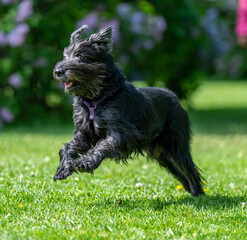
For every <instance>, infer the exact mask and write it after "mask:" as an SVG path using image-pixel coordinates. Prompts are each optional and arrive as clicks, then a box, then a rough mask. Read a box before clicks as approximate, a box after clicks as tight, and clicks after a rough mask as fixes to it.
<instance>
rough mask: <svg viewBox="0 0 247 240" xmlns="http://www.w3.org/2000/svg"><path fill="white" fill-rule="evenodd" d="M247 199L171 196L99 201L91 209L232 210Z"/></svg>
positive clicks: (235, 197) (240, 197)
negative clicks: (191, 207)
mask: <svg viewBox="0 0 247 240" xmlns="http://www.w3.org/2000/svg"><path fill="white" fill-rule="evenodd" d="M245 201H246V198H245V197H242V196H234V197H233V196H218V195H217V196H202V197H191V196H185V197H182V198H180V199H176V198H173V197H172V196H169V197H168V198H166V199H163V198H158V199H149V198H139V199H108V200H106V201H99V202H96V203H93V204H90V205H91V207H95V205H97V206H98V207H104V208H115V207H119V208H123V209H125V210H134V209H140V210H147V209H153V210H155V211H163V210H165V209H166V208H170V207H171V206H175V207H179V206H181V205H183V206H193V207H195V208H196V209H205V210H220V209H231V208H235V207H241V203H243V202H245Z"/></svg>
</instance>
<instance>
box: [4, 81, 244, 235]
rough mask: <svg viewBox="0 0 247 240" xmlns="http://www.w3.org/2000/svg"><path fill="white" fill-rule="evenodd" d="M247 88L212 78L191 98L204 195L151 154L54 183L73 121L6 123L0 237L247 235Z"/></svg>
mask: <svg viewBox="0 0 247 240" xmlns="http://www.w3.org/2000/svg"><path fill="white" fill-rule="evenodd" d="M246 91H247V84H246V83H244V82H241V83H240V84H239V83H229V82H212V83H211V82H206V83H205V84H202V86H201V88H200V89H199V90H198V92H196V94H195V95H194V97H193V99H192V105H193V107H194V110H193V111H191V112H190V116H191V120H192V125H193V127H194V128H193V129H194V133H195V134H194V138H193V145H192V149H193V158H194V160H195V162H196V163H197V164H198V166H200V168H201V169H202V170H203V171H204V176H205V178H206V180H207V184H206V185H204V188H206V189H208V191H207V192H206V194H207V195H206V196H205V197H199V198H193V197H191V196H190V195H189V194H188V193H186V192H185V191H184V190H178V188H177V185H178V184H179V183H178V182H177V181H176V180H175V179H174V178H173V177H171V176H170V175H168V174H167V173H166V172H165V171H164V170H162V169H160V168H159V167H158V166H157V164H155V163H154V162H152V161H148V162H146V161H145V159H144V158H143V157H141V158H140V159H134V160H133V161H131V160H130V161H129V164H128V166H125V165H123V164H115V163H114V162H109V161H106V162H104V163H103V164H102V165H101V166H100V168H99V169H97V170H96V172H95V174H94V175H88V174H78V175H77V174H74V175H72V176H71V177H70V178H68V179H67V180H65V181H57V182H53V180H52V177H53V174H54V173H55V171H56V167H57V165H58V161H59V160H58V150H59V148H60V147H61V145H62V144H61V143H62V142H67V141H69V140H70V139H71V138H72V135H73V126H61V125H56V126H54V125H49V126H40V127H38V126H35V127H34V128H31V127H18V128H12V129H11V128H10V129H7V128H6V129H4V130H3V132H2V133H1V135H0V142H1V145H0V159H1V161H0V188H1V194H0V233H1V238H2V239H144V238H145V239H150V240H151V239H209V240H212V239H245V238H246V217H247V203H246V192H247V186H246V185H245V183H246V171H247V151H246V144H247V135H246V133H247V129H246V122H245V119H246V117H245V115H246V114H247V112H246V108H245V106H246V101H247V100H246V97H245V96H246ZM229 93H230V94H231V99H230V98H229ZM211 94H214V95H213V96H214V97H212V95H211ZM215 95H217V96H216V97H215ZM231 100H233V101H231ZM215 114H216V115H215ZM236 121H237V123H238V124H236ZM213 127H214V128H213ZM236 129H237V130H236ZM138 183H141V184H138Z"/></svg>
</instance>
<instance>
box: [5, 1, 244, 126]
mask: <svg viewBox="0 0 247 240" xmlns="http://www.w3.org/2000/svg"><path fill="white" fill-rule="evenodd" d="M228 2H229V3H230V2H231V1H230V0H229V1H227V3H228ZM0 4H1V5H0V7H1V21H0V29H1V30H0V55H1V56H2V58H1V59H0V65H1V68H0V126H2V125H3V124H4V123H5V122H13V121H14V120H25V121H26V120H31V121H33V120H34V119H36V120H37V119H40V118H42V119H43V118H44V117H45V116H47V113H48V114H52V113H54V112H56V113H59V116H62V119H66V116H69V118H70V117H71V116H70V114H67V113H68V109H70V108H71V107H69V105H70V104H68V103H69V101H66V99H70V98H69V97H68V96H65V95H64V94H63V92H62V91H61V89H60V88H59V87H58V85H57V83H56V82H55V81H54V80H53V77H52V70H53V66H54V65H55V63H56V62H57V61H59V60H61V59H62V50H63V48H64V47H65V46H67V45H68V40H69V36H70V33H71V32H72V31H73V30H74V29H75V28H76V27H79V26H81V25H82V24H88V25H89V27H90V28H89V31H88V32H87V33H86V34H88V35H89V34H90V33H91V32H94V31H97V30H99V29H100V28H102V27H104V26H107V25H111V26H113V28H114V29H115V31H114V41H115V44H114V47H115V48H114V55H115V59H116V61H118V62H119V64H120V67H121V68H122V69H123V72H124V74H126V76H127V78H128V80H142V81H146V82H147V83H148V85H151V86H166V87H168V88H170V89H172V90H173V91H175V92H176V93H177V95H178V96H179V97H180V98H188V97H189V96H190V95H191V93H192V92H193V91H194V90H195V89H196V88H197V86H198V84H199V82H198V79H199V78H198V75H200V74H202V73H215V72H219V73H220V72H226V71H224V66H225V65H227V64H228V70H229V69H231V67H229V65H230V66H235V65H234V64H233V63H232V62H234V59H235V61H237V60H238V61H239V58H243V54H242V55H241V54H240V53H237V54H235V55H234V54H233V52H234V51H233V48H234V38H233V35H232V29H233V27H234V26H233V24H232V21H233V20H234V18H233V15H231V14H232V12H233V10H234V8H235V5H229V4H226V1H216V2H212V1H210V3H209V2H204V3H201V2H198V1H195V0H190V1H176V2H175V1H173V0H166V1H163V0H157V1H154V2H153V3H151V2H149V1H145V0H141V1H131V2H125V3H123V2H120V1H113V0H107V1H105V2H104V3H102V2H101V1H80V0H70V1H67V0H43V1H38V0H33V1H32V0H19V1H18V0H2V1H1V2H0ZM227 14H230V17H229V15H227ZM215 33H218V34H215ZM230 53H231V54H232V55H230ZM229 59H230V60H229ZM225 62H227V64H225ZM240 65H241V64H240ZM240 67H241V66H240ZM222 69H223V70H222ZM238 69H239V68H238ZM236 71H237V70H235V72H236ZM237 72H239V71H237Z"/></svg>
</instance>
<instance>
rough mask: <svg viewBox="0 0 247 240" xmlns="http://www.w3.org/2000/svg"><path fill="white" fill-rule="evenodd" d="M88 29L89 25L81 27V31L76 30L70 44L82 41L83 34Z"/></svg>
mask: <svg viewBox="0 0 247 240" xmlns="http://www.w3.org/2000/svg"><path fill="white" fill-rule="evenodd" d="M86 28H88V26H87V25H83V26H81V27H80V28H79V29H77V30H75V31H74V32H73V33H72V34H71V36H70V43H73V42H75V41H76V40H77V39H80V38H81V37H82V32H83V31H84V29H86Z"/></svg>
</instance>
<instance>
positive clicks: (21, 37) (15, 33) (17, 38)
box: [8, 23, 30, 47]
mask: <svg viewBox="0 0 247 240" xmlns="http://www.w3.org/2000/svg"><path fill="white" fill-rule="evenodd" d="M29 29H30V28H29V26H28V25H27V24H26V23H21V24H19V25H17V26H16V28H14V29H13V30H12V31H11V32H10V33H9V34H8V42H9V45H10V46H12V47H17V46H20V45H22V44H23V43H24V41H25V38H26V35H27V33H28V32H29Z"/></svg>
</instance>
